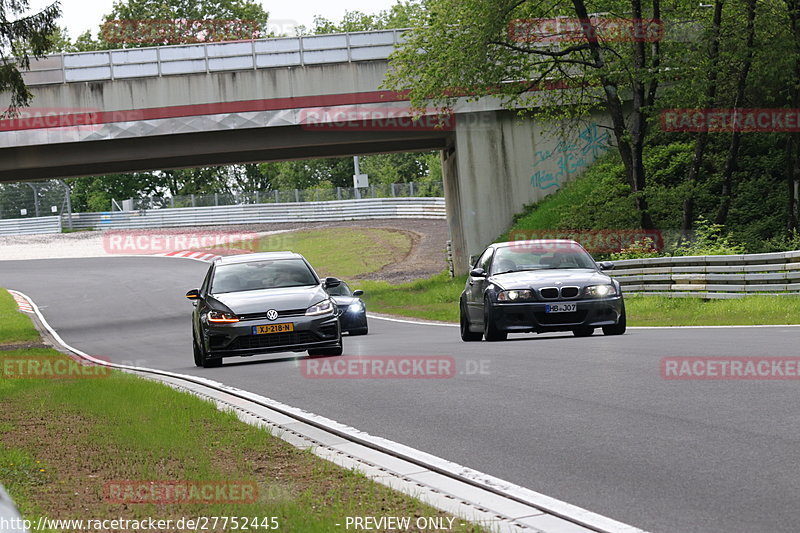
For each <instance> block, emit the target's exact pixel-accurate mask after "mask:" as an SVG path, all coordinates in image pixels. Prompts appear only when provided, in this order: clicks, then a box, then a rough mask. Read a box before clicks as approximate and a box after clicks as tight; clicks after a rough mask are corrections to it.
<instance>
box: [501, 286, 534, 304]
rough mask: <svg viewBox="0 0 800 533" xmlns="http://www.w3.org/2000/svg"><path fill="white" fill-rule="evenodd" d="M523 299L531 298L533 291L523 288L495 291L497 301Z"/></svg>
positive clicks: (519, 300) (518, 300) (517, 300)
mask: <svg viewBox="0 0 800 533" xmlns="http://www.w3.org/2000/svg"><path fill="white" fill-rule="evenodd" d="M525 300H533V291H530V290H527V289H524V290H511V291H500V292H499V293H497V301H498V302H521V301H525Z"/></svg>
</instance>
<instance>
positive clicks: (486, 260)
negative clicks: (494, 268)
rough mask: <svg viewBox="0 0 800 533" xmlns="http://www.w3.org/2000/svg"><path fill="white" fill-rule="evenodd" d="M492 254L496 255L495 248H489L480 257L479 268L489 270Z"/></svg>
mask: <svg viewBox="0 0 800 533" xmlns="http://www.w3.org/2000/svg"><path fill="white" fill-rule="evenodd" d="M492 255H494V249H493V248H489V249H487V250H486V251H485V252H483V255H482V256H481V258H480V259H478V268H482V269H483V270H484V271H485V272H489V267H490V266H491V264H492Z"/></svg>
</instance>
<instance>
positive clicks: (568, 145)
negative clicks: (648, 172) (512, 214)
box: [531, 124, 609, 190]
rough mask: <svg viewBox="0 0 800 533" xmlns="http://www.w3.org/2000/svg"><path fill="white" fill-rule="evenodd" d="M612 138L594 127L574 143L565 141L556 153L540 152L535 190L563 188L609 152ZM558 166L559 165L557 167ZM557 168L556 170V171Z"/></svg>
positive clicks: (533, 183)
mask: <svg viewBox="0 0 800 533" xmlns="http://www.w3.org/2000/svg"><path fill="white" fill-rule="evenodd" d="M608 141H609V135H608V132H607V131H600V128H599V126H598V125H597V124H591V125H589V126H588V127H586V129H584V130H582V131H581V132H580V133H578V137H577V138H576V139H574V140H572V141H565V140H561V141H559V143H558V144H557V145H556V147H555V148H554V149H553V150H539V151H537V152H536V154H535V157H534V163H533V175H532V176H531V187H534V188H536V189H541V190H547V189H551V188H553V187H555V188H559V187H561V184H562V182H563V180H564V179H565V178H566V177H567V176H569V175H574V174H575V173H577V172H580V171H582V170H584V169H585V168H586V167H588V166H589V165H591V164H592V162H594V160H595V159H597V157H598V156H599V155H600V154H602V153H603V152H605V151H606V150H607V149H608ZM554 163H555V165H554ZM553 166H555V171H552V169H553Z"/></svg>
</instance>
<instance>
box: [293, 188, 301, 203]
mask: <svg viewBox="0 0 800 533" xmlns="http://www.w3.org/2000/svg"><path fill="white" fill-rule="evenodd" d="M294 201H295V202H299V201H300V191H299V190H297V189H295V190H294Z"/></svg>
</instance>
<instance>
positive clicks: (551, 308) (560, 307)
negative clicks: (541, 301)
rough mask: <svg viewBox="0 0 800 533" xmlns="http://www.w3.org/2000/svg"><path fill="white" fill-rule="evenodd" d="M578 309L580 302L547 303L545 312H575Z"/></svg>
mask: <svg viewBox="0 0 800 533" xmlns="http://www.w3.org/2000/svg"><path fill="white" fill-rule="evenodd" d="M577 310H578V304H547V307H545V310H544V312H545V313H574V312H575V311H577Z"/></svg>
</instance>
